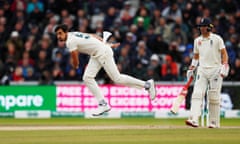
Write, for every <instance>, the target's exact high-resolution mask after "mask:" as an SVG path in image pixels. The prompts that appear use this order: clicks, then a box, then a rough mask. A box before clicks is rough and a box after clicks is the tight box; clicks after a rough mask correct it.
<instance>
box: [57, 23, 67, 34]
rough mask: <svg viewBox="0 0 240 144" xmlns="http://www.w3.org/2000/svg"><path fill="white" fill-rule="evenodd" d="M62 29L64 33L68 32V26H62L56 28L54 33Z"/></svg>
mask: <svg viewBox="0 0 240 144" xmlns="http://www.w3.org/2000/svg"><path fill="white" fill-rule="evenodd" d="M60 29H62V30H63V31H64V32H68V26H67V25H66V24H60V25H58V26H56V28H55V30H54V31H55V32H57V31H58V30H60Z"/></svg>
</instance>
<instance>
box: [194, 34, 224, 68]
mask: <svg viewBox="0 0 240 144" xmlns="http://www.w3.org/2000/svg"><path fill="white" fill-rule="evenodd" d="M223 48H225V45H224V42H223V39H222V38H221V37H220V36H219V35H217V34H214V33H210V35H209V37H208V38H204V37H202V36H199V37H197V38H196V39H195V40H194V49H193V53H194V54H199V66H201V67H204V68H212V67H219V66H220V65H221V49H223Z"/></svg>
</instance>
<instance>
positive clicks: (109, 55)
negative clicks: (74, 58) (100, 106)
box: [83, 45, 145, 102]
mask: <svg viewBox="0 0 240 144" xmlns="http://www.w3.org/2000/svg"><path fill="white" fill-rule="evenodd" d="M105 48H106V49H105V52H104V53H103V54H102V55H100V56H98V57H94V56H91V57H90V60H89V62H88V65H87V67H86V69H85V72H84V75H83V81H84V83H85V84H86V86H87V87H88V89H89V90H90V91H91V92H92V94H93V95H94V96H95V97H96V99H97V101H98V102H100V101H101V100H103V99H104V95H103V93H102V92H101V90H100V88H99V87H98V85H97V82H96V80H95V77H96V75H97V73H98V72H99V70H100V69H101V68H102V67H103V68H104V70H105V72H106V73H107V74H108V76H109V77H110V78H111V80H112V81H113V82H114V83H116V84H122V85H126V86H130V87H135V88H144V85H145V81H142V80H139V79H136V78H133V77H131V76H128V75H125V74H120V72H119V70H118V68H117V66H116V63H115V61H114V58H113V51H112V48H111V47H109V46H107V45H106V46H105Z"/></svg>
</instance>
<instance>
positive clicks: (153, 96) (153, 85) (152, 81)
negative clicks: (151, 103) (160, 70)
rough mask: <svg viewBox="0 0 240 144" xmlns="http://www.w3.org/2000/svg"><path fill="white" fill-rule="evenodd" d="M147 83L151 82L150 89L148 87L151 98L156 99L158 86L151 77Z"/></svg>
mask: <svg viewBox="0 0 240 144" xmlns="http://www.w3.org/2000/svg"><path fill="white" fill-rule="evenodd" d="M147 83H149V84H150V87H149V89H147V90H148V92H149V95H150V98H151V100H154V99H155V97H156V88H155V84H154V80H153V79H150V80H148V81H147Z"/></svg>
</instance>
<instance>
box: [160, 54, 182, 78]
mask: <svg viewBox="0 0 240 144" xmlns="http://www.w3.org/2000/svg"><path fill="white" fill-rule="evenodd" d="M161 72H162V80H163V81H176V80H177V77H178V65H177V63H176V62H174V61H173V59H172V57H171V56H170V55H166V57H165V63H163V64H162V71H161Z"/></svg>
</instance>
